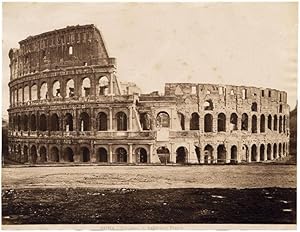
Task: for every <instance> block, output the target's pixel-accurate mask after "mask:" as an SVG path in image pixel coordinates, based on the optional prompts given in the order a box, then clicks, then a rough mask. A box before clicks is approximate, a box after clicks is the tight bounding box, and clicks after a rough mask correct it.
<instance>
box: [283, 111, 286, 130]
mask: <svg viewBox="0 0 300 232" xmlns="http://www.w3.org/2000/svg"><path fill="white" fill-rule="evenodd" d="M285 124H286V121H285V115H284V116H283V132H284V133H285Z"/></svg>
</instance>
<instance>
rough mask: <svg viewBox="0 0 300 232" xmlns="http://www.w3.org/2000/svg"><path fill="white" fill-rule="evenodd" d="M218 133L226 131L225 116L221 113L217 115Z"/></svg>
mask: <svg viewBox="0 0 300 232" xmlns="http://www.w3.org/2000/svg"><path fill="white" fill-rule="evenodd" d="M218 131H226V116H225V114H223V113H220V114H218Z"/></svg>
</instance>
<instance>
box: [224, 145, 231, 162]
mask: <svg viewBox="0 0 300 232" xmlns="http://www.w3.org/2000/svg"><path fill="white" fill-rule="evenodd" d="M224 145H225V150H226V156H225V163H226V164H228V163H230V159H231V147H230V145H229V144H224Z"/></svg>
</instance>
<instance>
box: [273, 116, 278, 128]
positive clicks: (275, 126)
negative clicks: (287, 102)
mask: <svg viewBox="0 0 300 232" xmlns="http://www.w3.org/2000/svg"><path fill="white" fill-rule="evenodd" d="M273 129H274V131H277V115H274V125H273Z"/></svg>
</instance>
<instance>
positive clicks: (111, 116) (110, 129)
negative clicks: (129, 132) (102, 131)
mask: <svg viewBox="0 0 300 232" xmlns="http://www.w3.org/2000/svg"><path fill="white" fill-rule="evenodd" d="M108 130H109V131H112V130H113V115H112V108H111V107H109V129H108Z"/></svg>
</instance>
